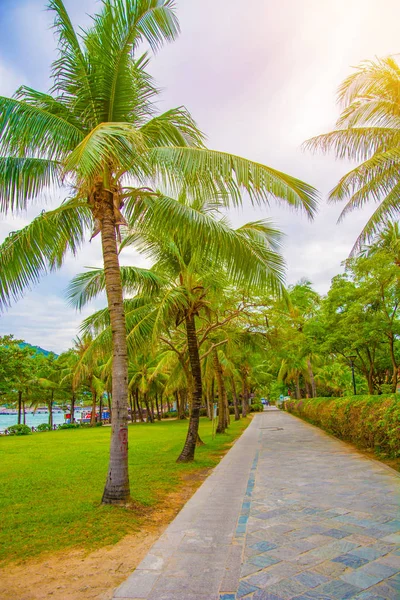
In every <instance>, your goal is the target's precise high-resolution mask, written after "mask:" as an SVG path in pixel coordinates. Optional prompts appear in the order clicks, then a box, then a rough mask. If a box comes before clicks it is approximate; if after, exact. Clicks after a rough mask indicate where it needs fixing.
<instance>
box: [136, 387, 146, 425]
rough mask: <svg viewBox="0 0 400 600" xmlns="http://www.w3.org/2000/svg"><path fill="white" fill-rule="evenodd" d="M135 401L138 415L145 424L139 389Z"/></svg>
mask: <svg viewBox="0 0 400 600" xmlns="http://www.w3.org/2000/svg"><path fill="white" fill-rule="evenodd" d="M135 400H136V406H137V411H138V415H139V420H140V422H141V423H144V418H143V411H142V407H141V406H140V401H139V390H138V389H137V388H136V391H135Z"/></svg>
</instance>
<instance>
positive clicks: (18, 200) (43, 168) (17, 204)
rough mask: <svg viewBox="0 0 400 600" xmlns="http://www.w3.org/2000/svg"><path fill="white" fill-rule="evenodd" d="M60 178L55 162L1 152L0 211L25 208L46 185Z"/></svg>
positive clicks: (52, 183) (58, 165) (52, 185)
mask: <svg viewBox="0 0 400 600" xmlns="http://www.w3.org/2000/svg"><path fill="white" fill-rule="evenodd" d="M60 180H61V166H60V164H59V163H58V162H56V161H52V160H46V159H43V158H17V157H12V156H8V157H1V156H0V212H3V213H7V212H16V211H21V210H25V209H26V208H27V206H28V203H29V201H30V200H37V199H38V196H39V194H40V193H41V192H43V191H44V190H45V189H46V188H50V189H51V188H53V187H55V186H56V185H57V184H59V182H60Z"/></svg>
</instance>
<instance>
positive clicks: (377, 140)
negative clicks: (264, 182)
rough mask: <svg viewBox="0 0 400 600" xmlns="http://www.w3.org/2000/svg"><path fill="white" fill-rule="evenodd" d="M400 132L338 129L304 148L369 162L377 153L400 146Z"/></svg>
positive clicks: (394, 130)
mask: <svg viewBox="0 0 400 600" xmlns="http://www.w3.org/2000/svg"><path fill="white" fill-rule="evenodd" d="M399 143H400V131H399V130H398V129H393V128H390V127H353V128H350V129H337V130H336V131H331V132H330V133H325V134H323V135H318V136H316V137H314V138H311V139H309V140H307V141H306V142H305V143H304V148H305V149H308V150H311V151H313V152H316V151H321V152H323V153H327V152H330V151H333V152H334V154H335V156H336V157H337V158H340V159H343V158H347V159H350V160H356V161H359V160H367V159H369V158H371V157H372V156H373V155H374V153H375V152H378V151H380V150H382V149H383V150H386V149H389V148H393V147H396V146H398V145H399Z"/></svg>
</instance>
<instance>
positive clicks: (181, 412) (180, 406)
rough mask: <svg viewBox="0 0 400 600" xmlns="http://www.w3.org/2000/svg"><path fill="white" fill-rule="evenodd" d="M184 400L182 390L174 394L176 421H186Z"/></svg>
mask: <svg viewBox="0 0 400 600" xmlns="http://www.w3.org/2000/svg"><path fill="white" fill-rule="evenodd" d="M185 407H186V399H185V394H184V392H183V390H180V391H179V392H177V393H176V409H177V411H178V419H180V420H181V421H183V420H184V419H186V415H185Z"/></svg>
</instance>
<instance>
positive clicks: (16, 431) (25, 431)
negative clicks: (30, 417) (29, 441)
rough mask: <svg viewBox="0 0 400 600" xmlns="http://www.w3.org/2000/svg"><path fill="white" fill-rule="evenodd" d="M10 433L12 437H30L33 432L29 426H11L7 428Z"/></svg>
mask: <svg viewBox="0 0 400 600" xmlns="http://www.w3.org/2000/svg"><path fill="white" fill-rule="evenodd" d="M7 430H8V433H9V434H10V435H30V434H31V433H32V430H31V428H30V427H28V425H22V424H21V425H10V427H7Z"/></svg>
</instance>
